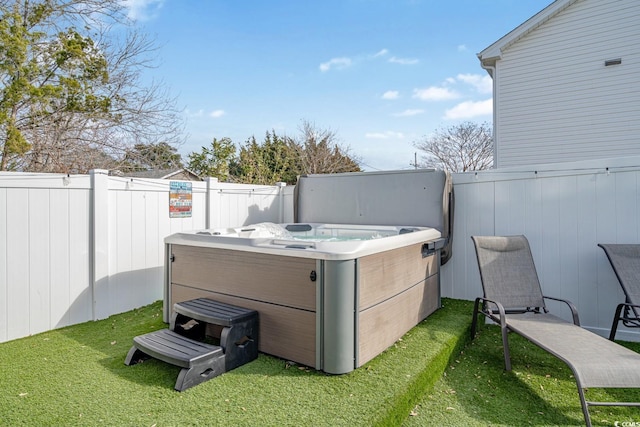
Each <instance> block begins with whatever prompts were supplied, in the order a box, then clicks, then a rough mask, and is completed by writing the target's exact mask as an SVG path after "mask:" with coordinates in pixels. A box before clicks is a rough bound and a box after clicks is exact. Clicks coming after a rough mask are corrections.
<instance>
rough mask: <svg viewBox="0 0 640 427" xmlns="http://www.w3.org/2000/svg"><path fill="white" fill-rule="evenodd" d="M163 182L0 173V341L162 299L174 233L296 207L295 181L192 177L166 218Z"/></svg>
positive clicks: (102, 174)
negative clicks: (184, 202)
mask: <svg viewBox="0 0 640 427" xmlns="http://www.w3.org/2000/svg"><path fill="white" fill-rule="evenodd" d="M169 190H170V181H168V180H150V179H141V178H133V179H132V178H123V177H111V176H108V174H107V171H103V170H96V171H93V172H92V173H91V174H90V175H71V176H69V175H63V174H30V173H8V172H3V173H0V342H4V341H8V340H12V339H16V338H20V337H24V336H28V335H32V334H36V333H39V332H43V331H47V330H51V329H55V328H59V327H63V326H67V325H72V324H76V323H81V322H86V321H89V320H96V319H102V318H106V317H108V316H110V315H112V314H116V313H120V312H124V311H127V310H130V309H132V308H136V307H140V306H142V305H146V304H149V303H151V302H154V301H156V300H158V299H161V298H162V295H163V283H164V278H163V275H164V242H163V240H164V238H165V237H166V236H168V235H170V234H172V233H175V232H178V231H182V230H190V229H203V228H206V227H207V226H210V227H220V226H240V225H243V224H244V223H245V222H246V221H250V220H253V219H256V220H259V221H270V222H277V221H279V219H280V218H282V219H284V220H288V221H291V219H292V215H293V207H292V193H293V188H292V187H288V188H287V187H285V186H282V185H278V186H246V185H238V184H233V185H231V184H223V183H217V182H216V181H215V180H212V179H209V180H208V181H206V182H192V212H191V216H188V217H185V218H170V216H169ZM282 210H288V212H290V213H286V212H282ZM220 212H225V217H224V221H223V220H222V217H221V215H220ZM227 212H230V214H229V213H227Z"/></svg>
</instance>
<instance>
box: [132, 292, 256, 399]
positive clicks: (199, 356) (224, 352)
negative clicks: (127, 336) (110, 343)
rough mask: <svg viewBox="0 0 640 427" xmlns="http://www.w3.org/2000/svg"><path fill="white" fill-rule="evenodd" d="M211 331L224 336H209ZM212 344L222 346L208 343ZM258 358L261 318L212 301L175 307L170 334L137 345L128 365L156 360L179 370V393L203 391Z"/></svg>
mask: <svg viewBox="0 0 640 427" xmlns="http://www.w3.org/2000/svg"><path fill="white" fill-rule="evenodd" d="M207 325H211V326H216V328H213V330H217V331H219V336H208V335H207V331H209V330H210V328H207ZM209 338H213V339H214V340H218V341H219V343H220V345H212V344H209V343H208V342H205V340H207V339H209ZM256 357H258V312H256V311H255V310H249V309H246V308H242V307H237V306H233V305H229V304H223V303H221V302H218V301H213V300H211V299H208V298H198V299H195V300H190V301H184V302H179V303H176V304H174V313H173V316H172V317H171V323H170V329H163V330H160V331H155V332H150V333H148V334H144V335H139V336H137V337H135V338H134V339H133V347H131V349H130V350H129V353H128V354H127V357H126V359H125V362H124V363H125V365H135V364H136V363H138V362H141V361H143V360H145V359H149V358H154V359H158V360H162V361H163V362H166V363H170V364H172V365H175V366H180V367H181V368H183V369H182V371H180V374H179V375H178V379H177V381H176V385H175V389H176V390H178V391H183V390H186V389H187V388H190V387H193V386H195V385H198V384H200V383H202V382H204V381H207V380H209V379H211V378H213V377H216V376H218V375H220V374H222V373H224V372H226V371H230V370H231V369H234V368H237V367H238V366H240V365H243V364H245V363H248V362H250V361H252V360H254V359H255V358H256Z"/></svg>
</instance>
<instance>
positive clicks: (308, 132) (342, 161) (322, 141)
mask: <svg viewBox="0 0 640 427" xmlns="http://www.w3.org/2000/svg"><path fill="white" fill-rule="evenodd" d="M293 146H294V148H295V150H296V152H297V153H298V161H299V163H300V166H299V169H300V172H301V173H303V174H311V173H341V172H358V171H360V170H361V169H360V166H359V163H360V159H358V158H357V157H356V156H355V155H353V154H352V153H351V152H350V151H351V150H350V148H349V147H345V146H342V145H340V143H339V142H338V137H337V134H336V133H335V132H334V131H333V130H331V129H319V128H318V127H317V126H316V125H315V124H314V123H311V122H309V121H307V120H303V121H302V125H301V126H300V136H299V137H298V138H297V140H295V141H294V144H293Z"/></svg>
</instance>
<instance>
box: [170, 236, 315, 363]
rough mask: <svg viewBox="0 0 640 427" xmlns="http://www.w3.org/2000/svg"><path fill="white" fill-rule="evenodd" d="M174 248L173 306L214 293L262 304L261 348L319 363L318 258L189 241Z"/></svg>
mask: <svg viewBox="0 0 640 427" xmlns="http://www.w3.org/2000/svg"><path fill="white" fill-rule="evenodd" d="M170 251H171V254H172V255H173V262H172V263H171V269H170V271H171V290H170V301H171V304H170V307H173V304H174V303H176V302H179V301H185V300H189V299H192V298H198V297H209V298H212V299H214V300H218V301H221V302H225V303H229V304H234V305H238V306H241V307H246V308H250V309H254V310H257V311H258V313H259V323H260V328H259V332H260V340H259V350H260V351H262V352H264V353H268V354H272V355H275V356H278V357H282V358H284V359H287V360H292V361H295V362H298V363H302V364H305V365H308V366H315V364H316V284H315V282H314V281H312V280H311V278H310V275H311V272H312V271H314V270H316V261H315V260H313V259H305V258H294V257H283V256H279V255H271V254H263V253H253V252H244V251H235V250H228V249H218V248H207V247H191V246H184V245H171V246H170Z"/></svg>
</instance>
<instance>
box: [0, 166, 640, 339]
mask: <svg viewBox="0 0 640 427" xmlns="http://www.w3.org/2000/svg"><path fill="white" fill-rule="evenodd" d="M453 182H454V191H455V198H456V204H455V218H454V234H453V257H452V258H451V260H450V261H449V262H448V263H447V264H446V265H445V266H444V267H443V269H442V277H441V285H442V295H443V296H445V297H452V298H459V299H467V300H472V299H474V298H475V297H477V296H479V295H481V294H482V288H481V284H480V278H479V274H478V268H477V264H476V258H475V252H474V249H473V246H472V242H471V239H470V236H472V235H508V234H524V235H526V236H527V238H528V239H529V241H530V244H531V248H532V251H533V256H534V259H535V262H536V266H537V268H538V274H539V276H540V281H541V282H542V286H543V290H544V292H545V294H547V295H550V296H558V297H562V298H567V299H569V300H572V301H573V302H574V303H575V304H576V306H577V307H578V310H579V312H580V316H581V321H582V324H583V326H586V327H588V328H589V329H591V330H594V331H596V332H598V333H602V334H604V333H606V332H608V330H609V328H610V326H611V319H612V317H613V312H614V309H615V306H616V304H618V303H619V302H622V301H623V300H624V297H623V294H622V292H621V290H620V286H619V285H618V283H617V281H616V279H615V276H614V274H613V271H612V270H611V267H610V266H609V264H608V261H607V259H606V257H605V255H604V253H603V252H602V250H601V249H600V248H598V247H597V243H640V216H639V215H638V208H639V205H640V158H626V159H613V160H606V161H605V160H603V161H592V162H583V163H575V164H559V165H554V166H546V167H545V166H541V167H539V168H528V170H494V171H485V172H480V173H478V174H475V173H467V174H455V175H454V176H453ZM293 190H294V188H293V187H292V186H282V185H275V186H258V185H241V184H226V183H218V182H217V181H215V180H212V179H209V180H208V181H206V182H193V183H192V197H193V204H192V216H191V217H189V218H170V217H169V181H164V180H149V179H138V178H133V179H131V178H120V177H110V176H108V175H107V173H106V171H101V170H97V171H94V172H93V173H92V174H91V175H78V176H76V175H73V176H66V175H56V174H23V173H0V342H2V341H7V340H11V339H15V338H19V337H24V336H27V335H31V334H35V333H38V332H42V331H46V330H50V329H54V328H59V327H62V326H66V325H71V324H75V323H80V322H85V321H88V320H95V319H101V318H105V317H108V316H109V315H111V314H115V313H120V312H123V311H127V310H130V309H132V308H135V307H139V306H142V305H145V304H149V303H151V302H153V301H156V300H158V299H161V298H162V297H163V264H164V244H163V239H164V237H165V236H167V235H170V234H172V233H175V232H178V231H181V230H189V229H203V228H216V227H235V226H242V225H248V224H253V223H258V222H267V221H268V222H291V221H293ZM551 308H552V309H554V310H556V309H558V310H560V309H562V307H560V306H555V305H554V306H551ZM470 315H471V313H470ZM565 317H567V316H565ZM619 337H620V338H625V339H630V340H636V341H640V334H638V333H633V332H630V331H627V330H625V329H624V328H621V332H620V335H619Z"/></svg>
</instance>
